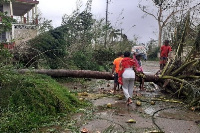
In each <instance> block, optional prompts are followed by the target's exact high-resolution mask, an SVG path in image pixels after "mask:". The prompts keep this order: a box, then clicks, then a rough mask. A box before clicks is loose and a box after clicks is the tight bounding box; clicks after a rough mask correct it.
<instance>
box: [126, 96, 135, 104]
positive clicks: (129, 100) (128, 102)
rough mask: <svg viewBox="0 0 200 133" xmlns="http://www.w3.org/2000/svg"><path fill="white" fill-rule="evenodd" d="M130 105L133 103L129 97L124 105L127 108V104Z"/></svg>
mask: <svg viewBox="0 0 200 133" xmlns="http://www.w3.org/2000/svg"><path fill="white" fill-rule="evenodd" d="M131 103H133V101H132V100H131V98H130V97H129V98H128V100H127V102H126V104H127V106H129V104H131Z"/></svg>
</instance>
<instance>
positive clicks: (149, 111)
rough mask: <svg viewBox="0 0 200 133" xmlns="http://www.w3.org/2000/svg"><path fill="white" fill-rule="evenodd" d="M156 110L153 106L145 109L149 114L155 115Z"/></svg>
mask: <svg viewBox="0 0 200 133" xmlns="http://www.w3.org/2000/svg"><path fill="white" fill-rule="evenodd" d="M155 111H156V110H155V109H154V108H152V107H149V108H146V109H144V112H145V113H146V114H148V115H153V113H154V112H155Z"/></svg>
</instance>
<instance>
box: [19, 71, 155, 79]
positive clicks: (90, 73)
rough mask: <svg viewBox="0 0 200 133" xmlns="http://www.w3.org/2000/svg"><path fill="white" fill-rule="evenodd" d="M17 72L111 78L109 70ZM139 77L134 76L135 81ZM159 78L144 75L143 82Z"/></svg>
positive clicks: (53, 75) (54, 75)
mask: <svg viewBox="0 0 200 133" xmlns="http://www.w3.org/2000/svg"><path fill="white" fill-rule="evenodd" d="M18 72H19V73H27V72H34V73H39V74H46V75H49V76H52V77H73V78H94V79H106V80H113V77H112V74H111V73H110V72H100V71H90V70H66V69H37V70H29V69H20V70H18ZM139 80H140V78H139V77H137V76H136V81H139ZM158 81H159V79H158V78H157V77H156V76H154V75H146V76H145V82H158Z"/></svg>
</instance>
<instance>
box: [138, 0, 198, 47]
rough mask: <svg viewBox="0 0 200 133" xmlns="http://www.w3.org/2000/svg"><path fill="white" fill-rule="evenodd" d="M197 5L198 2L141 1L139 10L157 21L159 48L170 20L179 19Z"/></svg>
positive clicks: (192, 0) (172, 0)
mask: <svg viewBox="0 0 200 133" xmlns="http://www.w3.org/2000/svg"><path fill="white" fill-rule="evenodd" d="M147 5H148V6H147ZM198 5H200V3H198V0H151V1H149V0H141V1H140V3H139V8H140V9H141V10H142V11H143V12H144V13H145V15H150V16H152V17H154V18H155V19H156V20H157V22H158V31H159V33H158V46H159V47H160V46H161V43H162V34H163V29H164V27H166V26H167V24H168V23H169V22H170V21H171V20H172V18H176V19H180V17H181V14H183V13H184V12H187V11H188V10H191V9H194V8H195V9H198ZM152 7H153V9H152ZM155 7H156V8H155Z"/></svg>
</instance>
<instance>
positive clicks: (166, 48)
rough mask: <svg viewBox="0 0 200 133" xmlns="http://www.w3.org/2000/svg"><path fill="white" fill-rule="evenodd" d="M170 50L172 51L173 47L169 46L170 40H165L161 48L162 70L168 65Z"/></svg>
mask: <svg viewBox="0 0 200 133" xmlns="http://www.w3.org/2000/svg"><path fill="white" fill-rule="evenodd" d="M170 51H172V48H171V46H169V40H165V42H164V44H163V45H162V46H161V48H160V70H162V69H163V68H164V66H165V65H166V63H167V60H168V54H169V52H170Z"/></svg>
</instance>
